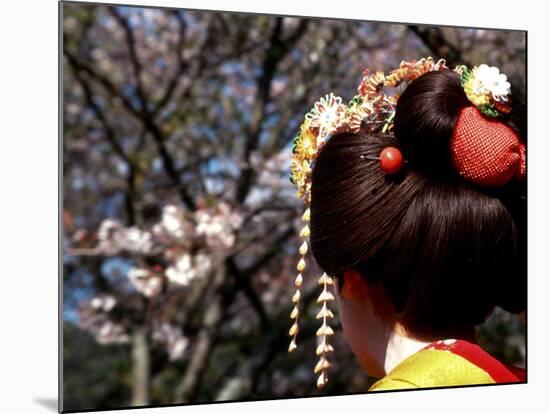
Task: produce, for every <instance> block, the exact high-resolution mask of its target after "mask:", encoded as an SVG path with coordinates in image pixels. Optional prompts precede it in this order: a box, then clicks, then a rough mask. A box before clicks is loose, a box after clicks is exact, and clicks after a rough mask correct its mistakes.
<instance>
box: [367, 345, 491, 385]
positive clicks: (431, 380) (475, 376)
mask: <svg viewBox="0 0 550 414" xmlns="http://www.w3.org/2000/svg"><path fill="white" fill-rule="evenodd" d="M494 383H495V380H493V378H491V376H489V374H488V373H487V372H486V371H484V370H483V369H481V368H479V367H478V366H476V365H475V364H473V363H471V362H469V361H468V360H466V359H464V358H463V357H461V356H460V355H456V354H454V353H452V352H449V351H446V350H440V349H423V350H421V351H419V352H417V353H415V354H413V355H411V356H410V357H408V358H407V359H405V360H404V361H403V362H401V363H400V364H399V365H398V366H396V367H395V368H394V369H393V370H392V371H391V372H389V373H388V374H387V375H386V376H385V377H384V378H382V379H381V380H379V381H377V382H376V383H374V384H373V385H372V386H371V387H370V388H369V391H382V390H398V389H407V388H431V387H448V386H453V385H471V384H494Z"/></svg>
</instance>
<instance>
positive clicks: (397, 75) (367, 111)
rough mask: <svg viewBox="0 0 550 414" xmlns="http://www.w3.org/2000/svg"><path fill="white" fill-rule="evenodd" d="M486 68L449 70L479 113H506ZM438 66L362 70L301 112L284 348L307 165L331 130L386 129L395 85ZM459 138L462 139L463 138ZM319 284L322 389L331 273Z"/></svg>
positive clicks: (498, 81) (394, 167)
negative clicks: (344, 94)
mask: <svg viewBox="0 0 550 414" xmlns="http://www.w3.org/2000/svg"><path fill="white" fill-rule="evenodd" d="M487 68H488V67H487ZM487 68H486V65H481V66H480V67H479V68H477V67H474V68H473V69H472V70H469V69H468V68H466V67H465V66H457V67H456V68H455V69H454V71H455V72H458V73H459V74H460V75H461V82H462V85H463V88H464V90H465V92H466V94H467V95H468V98H469V99H470V100H471V101H472V103H473V104H474V105H476V106H477V108H478V109H479V111H482V112H483V113H484V114H485V113H486V114H488V115H489V116H496V115H498V113H500V112H502V113H506V111H508V105H509V102H510V100H509V97H508V93H509V87H510V84H509V83H508V82H507V81H506V77H505V75H501V74H499V72H498V69H497V70H496V73H495V70H494V69H496V68H488V69H487ZM443 70H449V68H448V67H447V66H446V65H445V60H443V59H440V60H438V61H437V62H434V60H433V59H432V58H431V57H428V58H423V59H420V60H418V61H411V62H405V61H403V62H401V64H400V65H399V68H397V69H395V70H392V71H390V72H389V73H388V74H387V75H385V74H384V72H375V73H373V74H370V72H369V70H368V69H365V71H364V72H363V78H362V80H361V82H360V84H359V86H358V87H357V94H356V95H355V96H354V97H353V98H352V99H351V101H349V103H348V104H347V105H345V104H343V103H342V98H341V97H338V96H335V95H334V94H333V93H332V92H331V93H330V94H328V95H325V96H324V97H322V98H320V99H319V101H317V102H316V103H315V105H314V106H313V108H312V109H311V110H310V111H309V112H308V113H307V114H306V115H305V117H304V120H303V122H302V124H301V126H300V128H299V133H298V134H297V135H296V136H295V137H294V139H293V146H292V157H291V163H290V181H291V182H292V183H293V184H295V185H296V188H297V196H298V197H299V198H301V199H303V200H304V211H303V215H302V222H303V227H302V229H301V231H300V238H301V241H300V248H299V253H300V259H299V261H298V264H297V266H296V269H297V271H298V274H297V276H296V279H295V281H294V285H295V288H296V290H295V292H294V294H293V296H292V303H293V304H294V306H293V309H292V312H291V314H290V318H291V319H292V321H293V323H292V326H291V328H290V330H289V335H290V336H291V337H292V339H291V341H290V345H289V347H288V351H289V352H292V351H294V350H295V349H296V348H297V343H296V341H297V335H298V331H299V326H298V321H299V317H300V289H301V287H302V284H303V283H304V271H305V269H306V256H307V253H308V252H309V233H310V229H309V221H310V203H311V167H312V164H313V162H314V161H315V158H316V157H317V154H319V151H320V150H321V149H322V148H323V146H324V144H325V143H326V141H327V140H328V139H329V137H330V136H331V135H333V134H336V133H341V132H352V133H358V132H359V131H360V129H362V128H363V129H366V131H367V132H381V133H391V132H392V130H393V120H394V117H395V108H396V104H397V99H398V97H399V92H400V89H401V88H400V86H401V85H403V84H407V83H409V82H411V81H413V80H414V79H416V78H418V77H419V76H421V75H423V74H424V73H427V72H431V71H443ZM487 82H489V83H487ZM491 82H492V83H491ZM476 112H477V110H476ZM458 141H459V142H462V143H463V142H465V141H464V140H458ZM451 150H453V148H451ZM458 154H459V156H458V157H456V158H457V160H458V161H459V163H458V164H460V162H464V161H465V160H466V161H465V163H466V165H467V166H468V168H469V167H470V165H471V163H470V164H469V162H468V160H467V159H466V158H468V157H464V156H463V155H464V152H463V151H462V152H461V151H458ZM467 155H469V154H467ZM361 157H362V158H366V159H374V160H378V161H379V162H380V168H381V169H382V171H384V173H386V174H395V173H397V172H399V171H400V170H401V169H402V168H403V166H404V164H405V163H406V162H407V161H405V160H404V159H403V155H402V154H401V151H400V150H399V149H398V148H396V147H387V148H384V149H383V150H382V151H381V153H380V155H379V157H368V156H365V155H361ZM458 164H457V169H458V171H459V173H460V168H461V167H460V166H459V165H458ZM318 284H319V285H321V287H322V291H321V294H320V295H319V297H318V299H317V303H318V304H319V305H320V310H319V312H318V314H317V316H316V318H317V319H321V320H322V323H321V326H320V328H319V329H318V330H317V337H318V345H317V349H316V355H317V356H318V357H319V360H318V362H317V364H316V365H315V367H314V369H313V371H314V373H315V374H318V375H319V376H318V379H317V387H318V388H322V387H324V386H325V385H326V384H327V382H328V376H327V375H328V374H327V372H328V368H329V367H330V366H331V364H330V362H329V359H328V354H329V353H330V352H333V351H334V348H333V347H332V345H330V343H329V338H330V337H331V336H332V335H333V334H334V331H333V329H332V328H331V327H330V325H329V323H328V322H329V319H333V318H334V314H333V313H332V311H331V310H330V308H329V303H330V302H333V301H334V295H333V294H332V293H331V289H332V286H334V281H333V279H332V277H331V276H330V275H327V274H326V273H323V274H322V275H321V276H320V277H319V278H318Z"/></svg>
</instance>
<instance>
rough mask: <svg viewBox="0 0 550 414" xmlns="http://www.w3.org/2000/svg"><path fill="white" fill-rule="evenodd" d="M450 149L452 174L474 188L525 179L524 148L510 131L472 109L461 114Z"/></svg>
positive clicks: (469, 107) (500, 184)
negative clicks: (475, 185)
mask: <svg viewBox="0 0 550 414" xmlns="http://www.w3.org/2000/svg"><path fill="white" fill-rule="evenodd" d="M450 149H451V159H452V162H453V166H454V168H455V170H456V171H457V172H458V173H459V174H460V176H462V177H463V178H465V179H466V180H469V181H471V182H473V183H475V184H479V185H483V186H487V187H499V186H502V185H505V184H506V183H508V182H509V181H510V180H512V179H514V178H515V179H522V178H524V177H525V174H526V161H525V145H524V144H523V143H521V142H520V139H519V137H518V136H517V134H516V133H515V132H514V131H513V130H512V129H511V128H510V127H508V126H507V125H505V124H504V123H502V122H500V121H498V120H496V119H493V118H488V117H486V116H484V115H483V114H482V113H481V112H480V111H479V110H478V109H477V108H476V107H474V106H468V107H466V108H464V109H462V110H461V112H460V114H459V116H458V119H457V122H456V125H455V127H454V130H453V135H452V138H451V141H450Z"/></svg>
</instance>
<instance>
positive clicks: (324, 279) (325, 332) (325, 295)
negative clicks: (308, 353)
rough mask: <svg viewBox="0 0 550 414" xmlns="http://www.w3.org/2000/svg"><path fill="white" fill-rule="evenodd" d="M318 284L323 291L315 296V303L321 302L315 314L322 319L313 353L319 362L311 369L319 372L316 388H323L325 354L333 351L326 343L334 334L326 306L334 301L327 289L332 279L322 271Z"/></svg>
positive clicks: (325, 365)
mask: <svg viewBox="0 0 550 414" xmlns="http://www.w3.org/2000/svg"><path fill="white" fill-rule="evenodd" d="M318 284H320V285H323V291H322V292H321V294H320V295H319V297H318V298H317V303H322V304H323V305H322V307H321V310H320V311H319V313H318V314H317V316H316V319H323V323H322V325H321V327H320V328H319V329H318V330H317V337H319V338H320V341H319V345H318V346H317V349H316V351H315V353H316V354H317V356H319V362H317V365H315V368H314V370H313V371H314V372H315V373H316V374H318V373H319V372H320V374H319V377H318V378H317V388H323V387H324V386H325V385H326V383H327V382H328V377H327V369H328V368H330V366H331V364H330V362H329V361H328V359H327V354H328V353H329V352H333V351H334V348H333V347H332V345H330V344H329V343H328V337H329V336H331V335H334V331H333V330H332V328H331V327H330V326H329V325H328V324H327V319H332V318H334V314H333V313H332V311H331V310H330V309H329V308H328V306H327V302H330V301H334V295H333V294H332V293H331V292H329V290H328V287H329V286H333V285H334V281H333V280H332V278H331V277H330V276H329V275H327V274H326V273H324V272H323V274H322V275H321V277H320V278H319V280H318Z"/></svg>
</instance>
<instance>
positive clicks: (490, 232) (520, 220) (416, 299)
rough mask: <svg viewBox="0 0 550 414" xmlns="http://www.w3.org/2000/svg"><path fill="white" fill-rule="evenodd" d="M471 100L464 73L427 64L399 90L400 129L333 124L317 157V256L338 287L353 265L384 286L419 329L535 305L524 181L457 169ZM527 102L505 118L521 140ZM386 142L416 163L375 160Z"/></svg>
mask: <svg viewBox="0 0 550 414" xmlns="http://www.w3.org/2000/svg"><path fill="white" fill-rule="evenodd" d="M468 105H471V104H470V103H469V101H468V99H467V98H466V95H465V93H464V91H463V89H462V87H461V85H460V82H459V78H458V75H457V74H456V73H454V72H451V71H434V72H428V73H426V74H424V75H422V76H420V77H419V78H417V79H416V80H414V81H413V82H411V83H410V84H409V85H408V86H407V88H406V89H405V90H404V91H403V94H402V95H401V96H400V98H399V100H398V102H397V107H396V114H395V121H394V134H393V135H390V134H388V135H384V134H375V133H368V132H365V131H366V129H365V128H363V129H362V130H361V131H360V132H359V133H338V134H334V135H333V136H331V137H330V138H329V140H328V141H327V142H326V144H325V146H324V147H323V148H322V149H321V151H320V153H319V154H318V155H317V158H316V160H315V162H314V165H313V167H312V187H311V188H312V190H311V223H310V224H311V226H310V227H311V250H312V254H313V256H314V258H315V260H316V261H317V263H318V264H319V266H320V267H321V268H322V269H323V270H324V271H325V272H327V273H328V274H329V275H332V276H334V277H336V278H337V279H338V282H339V283H338V285H339V286H340V288H341V287H342V286H343V283H344V280H343V273H344V271H346V270H349V269H355V270H357V271H358V272H359V273H360V274H361V276H362V277H363V278H364V279H365V280H366V281H367V282H368V283H369V284H370V285H381V286H382V287H383V289H384V291H385V293H386V294H387V296H388V298H389V300H390V301H391V302H392V304H393V306H394V308H395V312H396V313H397V316H399V317H400V319H401V320H402V321H403V322H404V325H405V327H406V328H407V329H409V330H410V331H412V332H415V331H416V332H419V333H422V332H432V333H433V332H434V331H435V332H440V333H442V332H446V331H450V330H452V329H456V328H464V327H470V326H474V325H478V324H480V323H482V322H483V321H484V320H485V319H486V318H487V317H488V316H489V315H490V314H491V313H492V311H493V309H494V307H495V306H500V307H502V308H503V309H505V310H507V311H510V312H514V313H520V312H521V311H523V310H524V309H525V307H526V244H527V241H526V221H527V217H526V215H527V214H526V198H525V188H526V183H525V181H524V182H510V183H509V184H507V185H506V186H504V187H501V188H498V189H487V188H479V187H476V186H475V185H473V184H470V183H468V182H466V181H465V180H464V179H462V178H461V177H459V176H458V174H456V173H455V172H454V171H453V168H452V164H451V160H450V152H449V140H450V138H451V135H452V130H453V127H454V124H455V122H456V119H457V116H458V113H459V111H460V109H461V108H463V107H465V106H468ZM522 108H523V107H520V106H516V107H515V108H514V109H513V112H514V117H516V119H512V117H511V116H508V117H506V118H503V122H506V123H507V124H508V125H509V126H511V127H512V128H514V129H515V131H516V132H517V133H518V134H519V136H520V137H522V139H523V138H524V137H525V131H524V129H522V125H523V126H524V125H525V122H523V120H522V116H524V112H523V110H522ZM387 146H397V147H398V148H400V149H401V150H402V152H403V155H404V158H405V159H406V160H407V161H408V162H407V164H406V166H405V168H404V169H402V171H400V172H399V173H398V174H396V175H386V174H385V173H384V172H383V171H382V170H381V168H380V165H379V161H377V160H371V159H368V158H367V157H378V156H379V154H380V151H381V150H382V149H383V148H385V147H387Z"/></svg>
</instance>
